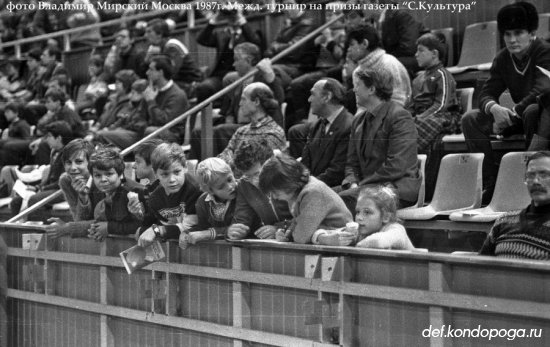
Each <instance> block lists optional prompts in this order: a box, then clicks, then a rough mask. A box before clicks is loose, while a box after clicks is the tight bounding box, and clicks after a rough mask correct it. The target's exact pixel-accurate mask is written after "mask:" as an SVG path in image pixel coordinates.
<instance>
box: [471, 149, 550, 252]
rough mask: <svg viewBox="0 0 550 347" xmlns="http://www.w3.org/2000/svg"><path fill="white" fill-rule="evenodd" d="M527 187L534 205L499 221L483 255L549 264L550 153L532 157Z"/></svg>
mask: <svg viewBox="0 0 550 347" xmlns="http://www.w3.org/2000/svg"><path fill="white" fill-rule="evenodd" d="M525 185H526V186H527V190H528V191H529V195H530V196H531V199H532V200H531V204H530V205H529V206H527V207H526V208H525V209H523V210H521V211H513V212H509V213H507V214H505V215H504V216H502V217H500V218H499V219H497V221H496V222H495V225H494V226H493V228H492V229H491V232H490V233H489V235H487V239H486V240H485V242H484V243H483V246H482V247H481V250H480V251H479V253H480V254H481V255H495V256H497V257H504V258H514V259H537V260H550V152H547V151H545V152H537V153H535V154H533V155H532V156H531V157H529V159H528V160H527V170H526V172H525Z"/></svg>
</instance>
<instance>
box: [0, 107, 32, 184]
mask: <svg viewBox="0 0 550 347" xmlns="http://www.w3.org/2000/svg"><path fill="white" fill-rule="evenodd" d="M20 114H21V106H20V105H19V104H18V103H15V102H9V103H7V104H6V106H5V107H4V117H5V118H6V120H7V121H8V123H9V126H8V127H7V128H6V129H4V130H3V131H2V130H1V129H0V167H1V166H2V165H7V164H17V165H19V164H22V163H23V161H24V159H25V154H24V153H25V151H26V148H27V146H28V143H29V140H30V138H31V127H30V125H29V123H27V121H26V120H24V119H21V118H19V115H20ZM14 147H16V148H21V150H20V151H19V153H18V152H16V151H14V150H13V149H12V148H14ZM10 190H11V189H10Z"/></svg>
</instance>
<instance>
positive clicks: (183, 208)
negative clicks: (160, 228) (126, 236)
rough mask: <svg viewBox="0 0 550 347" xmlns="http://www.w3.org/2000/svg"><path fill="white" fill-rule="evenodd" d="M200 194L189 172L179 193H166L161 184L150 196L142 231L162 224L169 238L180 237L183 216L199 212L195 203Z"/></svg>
mask: <svg viewBox="0 0 550 347" xmlns="http://www.w3.org/2000/svg"><path fill="white" fill-rule="evenodd" d="M200 195H201V191H200V190H199V187H198V184H197V182H196V181H195V180H194V179H193V177H192V176H191V175H189V174H185V183H184V184H183V186H182V187H181V189H180V190H179V191H178V192H177V193H174V194H170V195H166V191H165V190H164V187H162V186H161V185H159V186H158V187H157V188H156V189H155V190H154V191H153V193H151V196H150V198H149V203H148V204H147V208H146V211H145V217H144V219H143V223H142V224H141V228H140V233H143V232H144V231H145V230H146V229H147V228H149V227H150V226H151V225H153V224H162V225H164V226H165V228H166V236H165V237H166V238H167V239H172V238H178V237H179V234H180V228H179V223H181V221H182V219H183V217H184V216H185V215H195V214H197V212H196V210H195V203H196V202H197V199H198V198H199V196H200Z"/></svg>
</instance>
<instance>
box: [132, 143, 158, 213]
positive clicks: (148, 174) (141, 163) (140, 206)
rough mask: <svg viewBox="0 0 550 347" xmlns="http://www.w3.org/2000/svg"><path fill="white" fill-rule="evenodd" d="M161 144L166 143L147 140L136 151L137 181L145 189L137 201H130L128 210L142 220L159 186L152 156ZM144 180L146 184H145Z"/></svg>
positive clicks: (135, 167) (135, 168)
mask: <svg viewBox="0 0 550 347" xmlns="http://www.w3.org/2000/svg"><path fill="white" fill-rule="evenodd" d="M161 143H164V142H163V141H162V140H160V139H149V140H145V141H143V142H142V143H140V144H139V145H138V146H136V149H135V150H134V159H135V162H134V170H135V172H136V180H137V181H138V182H140V183H142V184H144V186H145V188H144V189H143V190H142V191H140V192H139V193H138V197H137V199H130V201H129V202H128V210H129V211H130V212H132V213H133V214H134V215H135V216H136V217H137V218H139V219H140V220H143V217H144V212H145V210H146V208H145V206H147V204H148V201H149V198H150V197H151V193H153V191H154V190H155V189H157V187H158V186H159V180H158V179H157V176H156V175H155V171H154V170H153V166H152V165H151V154H152V153H153V151H154V150H155V148H157V147H158V146H159V145H160V144H161ZM144 180H145V181H146V182H143V181H144Z"/></svg>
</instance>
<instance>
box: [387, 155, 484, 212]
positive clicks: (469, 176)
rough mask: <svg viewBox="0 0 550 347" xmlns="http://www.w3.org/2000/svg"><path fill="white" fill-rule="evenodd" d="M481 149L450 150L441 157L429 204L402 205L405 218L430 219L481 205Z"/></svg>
mask: <svg viewBox="0 0 550 347" xmlns="http://www.w3.org/2000/svg"><path fill="white" fill-rule="evenodd" d="M483 157H484V155H483V154H482V153H460V154H448V155H446V156H444V157H443V159H442V160H441V166H440V167H439V173H438V175H437V181H436V186H435V192H434V195H433V199H432V201H431V202H430V204H429V205H428V206H424V207H418V208H412V209H403V210H398V211H397V216H398V217H399V218H401V219H405V220H428V219H432V218H434V217H436V216H439V215H449V214H451V213H452V212H455V211H461V210H467V209H472V208H477V207H479V206H480V205H481V189H482V179H481V167H482V162H483Z"/></svg>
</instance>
